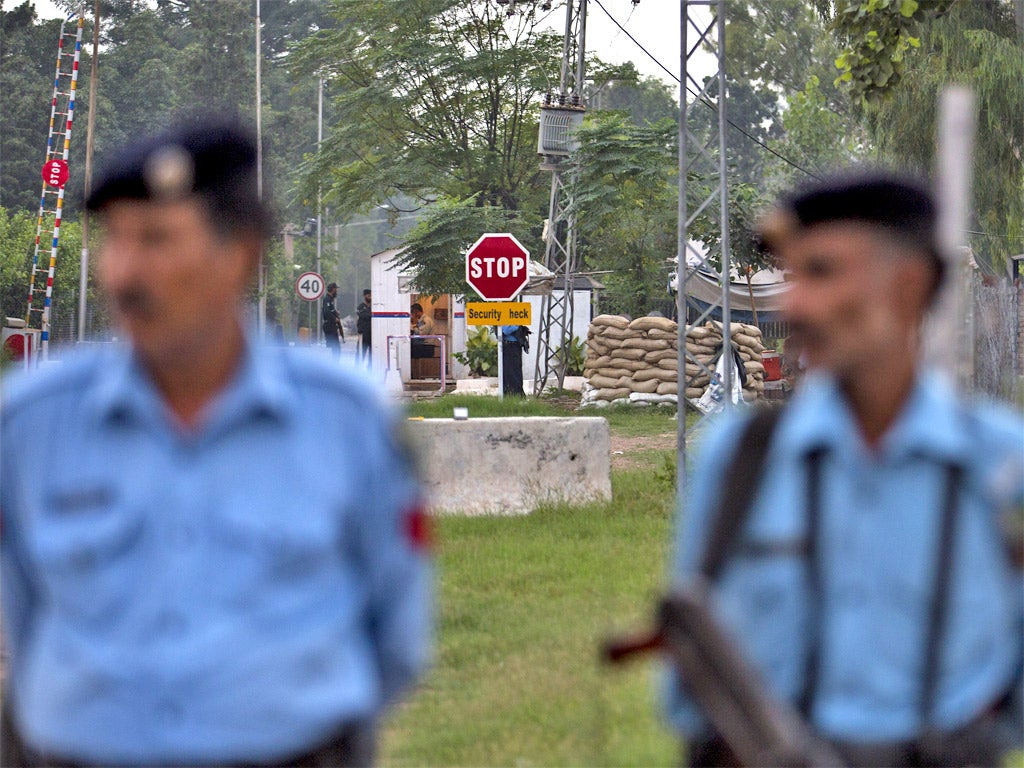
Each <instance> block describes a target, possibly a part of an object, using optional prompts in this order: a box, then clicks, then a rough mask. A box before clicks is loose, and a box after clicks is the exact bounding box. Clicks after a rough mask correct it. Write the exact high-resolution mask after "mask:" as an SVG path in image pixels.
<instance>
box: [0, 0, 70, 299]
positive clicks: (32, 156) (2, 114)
mask: <svg viewBox="0 0 1024 768" xmlns="http://www.w3.org/2000/svg"><path fill="white" fill-rule="evenodd" d="M59 33H60V21H56V20H51V21H47V22H45V23H39V21H38V18H37V17H36V14H35V9H34V7H33V5H32V3H31V2H30V0H26V2H23V3H22V4H21V5H19V6H16V7H15V8H14V9H13V10H11V11H4V10H2V9H0V93H2V94H3V109H0V205H2V206H5V207H7V208H12V209H23V210H29V211H38V209H39V193H40V190H41V189H42V183H43V182H42V176H41V175H40V174H41V169H42V167H43V161H44V160H45V155H44V152H45V150H46V136H47V125H48V120H49V117H50V112H49V107H50V101H51V98H52V95H53V72H54V60H55V57H56V56H55V55H56V52H57V40H58V37H59ZM26 285H27V284H26Z"/></svg>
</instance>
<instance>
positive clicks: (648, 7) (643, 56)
mask: <svg viewBox="0 0 1024 768" xmlns="http://www.w3.org/2000/svg"><path fill="white" fill-rule="evenodd" d="M212 1H213V0H211V2H212ZM20 2H21V0H0V3H2V5H3V6H4V7H13V6H14V5H17V4H20ZM262 2H263V4H264V5H267V4H269V3H272V2H274V0H262ZM35 5H36V11H37V13H38V14H39V17H40V18H43V19H49V18H57V17H59V16H60V15H61V12H60V11H59V10H58V9H57V7H56V6H55V5H54V4H53V2H51V0H35ZM680 5H681V4H680V3H676V2H673V1H672V0H639V2H638V3H636V4H635V5H634V3H633V0H589V2H588V5H587V7H588V11H587V51H588V52H592V53H595V54H596V55H598V56H599V57H600V58H601V59H602V60H604V61H607V62H610V63H622V62H625V61H632V62H633V63H634V64H635V65H636V68H637V70H638V71H639V72H640V74H641V75H645V76H649V77H657V78H658V79H660V80H662V81H664V82H665V83H667V84H668V85H670V86H671V87H672V88H673V90H677V89H678V84H677V83H676V81H675V76H676V75H678V73H679V6H680ZM89 6H90V7H91V3H89ZM612 19H614V20H615V21H617V22H618V23H619V24H621V25H622V26H623V27H625V29H626V31H627V32H628V33H629V35H632V37H633V38H635V39H636V41H637V42H638V43H639V44H640V45H642V46H643V47H644V48H645V49H646V50H647V51H648V52H649V53H650V55H648V54H647V53H644V51H642V50H641V49H640V48H639V47H638V46H637V44H636V43H634V42H633V41H632V40H630V38H629V36H628V35H627V34H626V33H624V32H622V30H620V29H619V27H618V26H616V24H615V21H612ZM551 23H552V25H553V26H554V28H555V29H557V30H558V31H562V30H564V29H565V11H564V7H559V6H557V5H556V6H555V9H554V11H553V12H552V14H551ZM655 59H656V60H657V61H655ZM658 62H660V64H661V65H663V66H664V67H665V68H667V69H668V70H670V71H671V73H672V74H669V72H666V71H665V69H664V68H663V67H662V66H660V65H659V63H658Z"/></svg>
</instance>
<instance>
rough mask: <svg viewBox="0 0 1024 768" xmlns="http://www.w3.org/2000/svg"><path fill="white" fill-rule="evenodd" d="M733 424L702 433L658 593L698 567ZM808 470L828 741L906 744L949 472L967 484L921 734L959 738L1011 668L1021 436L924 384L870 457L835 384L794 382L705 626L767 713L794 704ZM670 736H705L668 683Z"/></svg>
mask: <svg viewBox="0 0 1024 768" xmlns="http://www.w3.org/2000/svg"><path fill="white" fill-rule="evenodd" d="M747 416H748V414H746V413H741V412H735V411H734V412H733V413H732V416H726V417H724V418H723V420H722V421H721V422H719V423H718V424H716V425H714V426H713V427H711V432H710V433H709V434H708V436H707V438H706V440H705V442H704V445H703V446H702V451H701V453H700V456H699V461H698V462H696V464H695V466H694V468H693V470H694V471H693V473H692V475H691V478H690V481H689V490H690V493H689V495H688V498H687V499H686V500H685V503H684V505H683V508H682V510H681V512H680V522H679V526H678V534H677V537H678V538H677V541H676V556H675V562H674V565H673V572H672V576H673V579H674V580H675V581H676V582H677V583H682V582H684V581H685V579H686V578H687V577H688V576H689V575H690V574H692V573H693V572H694V571H696V569H697V568H698V566H699V562H700V559H701V556H702V554H703V551H704V547H705V544H706V536H707V528H708V525H709V520H710V517H711V515H712V513H713V511H714V510H715V509H716V506H717V503H718V499H719V497H720V493H721V492H722V481H723V472H724V469H725V467H726V464H727V462H728V460H729V458H730V457H731V456H732V454H733V453H734V452H735V450H736V447H737V441H738V437H739V435H740V432H741V431H742V426H743V424H744V423H745V420H746V418H747ZM817 447H824V448H825V449H826V450H827V453H826V455H825V458H824V461H823V464H822V480H821V485H822V490H821V501H820V515H821V518H820V519H821V523H820V525H821V530H820V536H821V538H820V539H819V548H820V549H819V552H820V561H821V563H822V579H823V582H824V586H823V603H824V608H823V610H824V622H823V625H822V627H821V629H822V633H823V639H822V645H821V664H820V668H819V669H820V671H819V678H818V686H817V695H816V698H815V706H814V709H813V713H812V714H813V720H814V723H815V725H816V726H817V728H818V729H819V730H820V731H821V732H822V733H823V734H825V735H826V736H828V737H831V738H837V739H847V740H855V741H884V740H903V739H908V738H912V737H913V736H914V735H915V734H916V733H917V732H918V729H919V726H920V717H919V700H920V695H921V679H922V670H923V666H924V648H925V629H926V626H927V622H928V618H927V617H928V604H929V598H930V596H931V594H932V593H933V587H934V563H935V558H936V556H937V550H938V544H937V536H938V522H939V519H940V517H941V512H942V508H943V506H944V495H945V490H944V489H945V484H946V470H945V466H946V465H947V464H948V463H950V462H952V463H955V464H959V465H960V466H962V467H963V468H964V469H965V475H964V480H963V484H962V486H961V493H960V495H959V518H958V522H957V529H956V538H955V545H954V547H955V549H954V553H953V557H952V560H953V565H952V567H953V580H952V584H951V588H950V593H949V613H948V617H947V625H946V626H947V629H946V635H945V642H944V646H943V650H942V658H941V664H940V674H939V680H938V691H937V706H936V710H937V711H936V713H935V718H936V723H935V724H936V725H938V726H939V727H943V728H952V727H956V726H958V725H962V724H964V723H966V722H968V721H970V720H971V719H972V718H973V717H974V716H976V715H977V714H979V713H980V712H981V711H982V710H984V709H985V708H986V707H987V706H988V705H989V704H991V703H993V701H994V700H995V699H996V698H997V697H998V696H999V695H1000V694H1001V693H1003V692H1005V691H1006V689H1007V686H1008V685H1009V684H1010V682H1011V681H1012V680H1013V676H1014V674H1015V673H1016V672H1017V671H1018V669H1019V665H1020V663H1021V655H1022V645H1021V644H1022V639H1021V638H1022V635H1021V631H1022V626H1024V625H1022V616H1024V605H1022V603H1024V592H1022V589H1021V581H1020V574H1019V572H1017V571H1016V570H1015V569H1014V568H1013V567H1012V566H1011V565H1010V560H1009V557H1008V554H1007V550H1006V548H1005V547H1004V541H1003V539H1002V538H1001V534H1000V527H999V517H1000V515H1001V514H1003V513H1005V512H1007V511H1009V510H1010V509H1011V508H1012V507H1013V506H1014V505H1018V507H1019V505H1020V504H1021V502H1022V500H1024V423H1022V421H1021V418H1020V416H1019V415H1017V414H1014V413H1011V412H1009V411H1006V410H1001V409H997V408H995V407H991V406H981V405H972V406H967V405H964V404H962V403H960V402H959V401H958V400H957V399H956V398H955V397H954V396H953V393H952V391H951V390H949V389H948V388H946V387H945V386H944V384H943V382H942V381H940V380H939V379H938V378H931V377H923V378H922V379H920V380H919V382H918V384H917V386H916V387H915V389H914V391H913V393H912V396H911V398H910V401H909V402H908V404H907V406H906V408H905V409H904V411H903V412H902V413H901V415H900V416H899V418H898V420H897V422H896V423H895V424H894V425H893V427H892V429H891V430H890V431H889V433H888V434H887V435H886V436H885V438H884V440H883V442H882V444H881V446H880V447H879V448H878V449H877V450H872V449H870V448H868V447H867V446H866V445H865V443H864V441H863V439H862V437H861V435H860V432H859V429H858V428H857V426H856V425H855V423H854V420H853V415H852V413H851V411H850V410H849V408H848V406H847V404H846V402H845V400H844V398H843V397H842V396H841V395H840V393H839V391H838V388H837V387H836V385H835V384H834V382H833V381H832V380H831V379H829V378H825V377H809V378H808V380H807V381H806V382H805V387H804V389H803V391H802V392H801V393H800V394H799V395H798V396H797V397H796V398H794V399H793V401H792V402H791V403H790V404H788V405H787V406H786V410H785V413H784V415H783V417H782V419H781V421H780V422H779V424H778V426H777V427H776V430H775V433H774V435H773V437H772V442H771V445H770V448H769V452H768V457H767V464H766V469H765V474H764V477H763V480H762V483H761V486H760V488H759V489H758V491H757V493H756V494H755V496H754V500H753V504H752V507H751V510H750V515H749V518H748V520H747V524H746V527H745V529H744V532H743V533H742V534H741V536H740V539H739V542H740V543H739V546H738V548H737V550H736V551H735V553H734V554H733V556H732V557H731V558H730V559H729V560H728V562H727V564H726V565H725V567H724V569H723V571H722V574H721V577H720V579H719V581H718V582H717V587H716V589H715V595H716V599H717V602H716V609H717V611H718V613H719V615H720V617H721V618H722V620H723V622H724V623H725V624H726V626H727V627H728V628H729V629H730V630H731V631H732V633H733V635H734V636H735V637H736V639H737V640H738V642H739V645H740V647H741V648H742V649H743V651H744V652H745V653H746V654H747V657H748V658H749V659H750V660H751V661H752V662H753V663H754V664H755V666H756V667H757V668H759V670H760V671H761V673H762V674H763V676H764V678H765V680H766V682H767V684H768V686H769V688H770V689H771V690H772V691H773V693H774V694H775V695H777V696H781V697H784V698H786V699H788V700H790V701H792V702H795V700H796V698H797V697H798V695H799V693H800V691H801V689H802V685H803V673H804V659H805V653H806V652H807V647H808V640H807V639H808V638H809V637H810V636H811V635H812V634H813V633H812V631H811V628H810V626H809V622H810V617H809V616H808V610H807V591H806V586H807V583H806V562H805V558H804V557H803V555H802V554H801V551H800V550H801V548H802V545H803V543H804V541H805V519H806V517H805V515H806V507H807V502H806V499H807V490H806V465H805V456H806V454H807V453H808V452H809V451H811V450H812V449H814V448H817ZM667 688H668V689H669V694H668V697H667V698H668V709H669V715H670V718H671V720H672V721H673V724H674V725H675V726H676V727H677V728H678V729H679V730H681V731H682V732H683V733H684V734H686V735H689V736H698V735H701V734H702V733H704V732H705V731H704V729H705V727H706V726H705V724H704V720H703V719H702V718H701V717H700V716H699V715H698V713H697V710H696V708H695V707H694V706H693V703H692V702H691V701H690V700H689V699H687V698H686V697H685V695H684V694H683V693H682V692H680V691H679V690H678V689H677V687H676V686H675V685H674V683H673V682H672V681H670V682H669V683H668V685H667Z"/></svg>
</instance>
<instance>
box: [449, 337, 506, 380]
mask: <svg viewBox="0 0 1024 768" xmlns="http://www.w3.org/2000/svg"><path fill="white" fill-rule="evenodd" d="M454 357H455V359H456V360H458V361H459V362H460V363H462V364H463V365H465V366H467V367H468V368H469V370H470V372H471V373H473V374H475V375H477V376H490V375H491V374H492V372H494V373H497V370H498V342H496V341H495V340H494V339H492V338H491V332H490V328H488V327H487V326H486V325H481V326H479V327H478V328H477V329H476V330H475V331H470V332H469V335H468V336H467V337H466V351H465V352H456V353H455V355H454Z"/></svg>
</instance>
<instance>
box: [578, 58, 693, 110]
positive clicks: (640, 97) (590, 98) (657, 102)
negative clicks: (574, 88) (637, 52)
mask: <svg viewBox="0 0 1024 768" xmlns="http://www.w3.org/2000/svg"><path fill="white" fill-rule="evenodd" d="M588 66H589V68H590V73H591V74H590V77H591V80H592V87H591V88H590V90H589V92H588V93H587V97H586V98H587V104H588V106H589V108H590V109H592V110H602V109H615V110H624V111H626V112H628V113H629V116H630V118H631V119H632V120H633V122H634V123H636V124H637V125H643V124H644V123H656V122H658V121H659V120H665V119H669V120H677V119H678V118H679V105H678V104H677V103H676V99H675V95H674V92H673V90H672V89H671V88H669V86H668V85H667V84H665V83H664V82H663V81H661V80H659V79H657V78H656V77H641V76H640V73H639V72H637V69H636V65H635V64H633V63H632V62H626V63H624V64H617V65H614V66H609V65H607V64H604V63H602V62H600V61H598V62H595V63H593V64H589V65H588Z"/></svg>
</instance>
